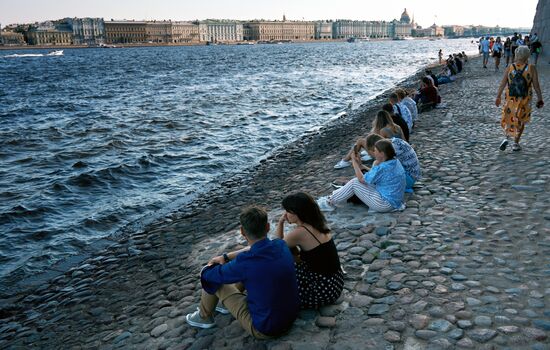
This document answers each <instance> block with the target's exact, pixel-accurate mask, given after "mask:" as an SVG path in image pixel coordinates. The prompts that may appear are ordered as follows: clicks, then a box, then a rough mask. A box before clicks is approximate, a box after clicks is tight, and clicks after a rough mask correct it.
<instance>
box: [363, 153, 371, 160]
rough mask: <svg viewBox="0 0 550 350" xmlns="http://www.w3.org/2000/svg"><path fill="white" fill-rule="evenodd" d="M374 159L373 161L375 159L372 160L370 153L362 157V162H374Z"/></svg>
mask: <svg viewBox="0 0 550 350" xmlns="http://www.w3.org/2000/svg"><path fill="white" fill-rule="evenodd" d="M372 159H373V158H372V157H371V156H369V154H368V153H367V154H366V155H364V156H363V155H362V156H361V160H362V161H363V162H368V161H369V160H372Z"/></svg>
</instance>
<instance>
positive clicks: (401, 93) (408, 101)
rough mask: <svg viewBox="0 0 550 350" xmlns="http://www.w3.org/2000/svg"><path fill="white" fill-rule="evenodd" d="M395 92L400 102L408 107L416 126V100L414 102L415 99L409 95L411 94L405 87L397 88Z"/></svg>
mask: <svg viewBox="0 0 550 350" xmlns="http://www.w3.org/2000/svg"><path fill="white" fill-rule="evenodd" d="M395 93H396V94H397V97H398V98H399V102H400V103H401V104H404V105H405V107H407V109H408V110H409V112H410V113H411V117H412V121H413V127H414V122H415V121H416V118H418V108H416V102H414V100H413V99H412V98H411V97H410V96H409V94H408V93H407V90H405V89H397V90H395Z"/></svg>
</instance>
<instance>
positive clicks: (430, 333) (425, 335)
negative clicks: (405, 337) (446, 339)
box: [414, 329, 437, 340]
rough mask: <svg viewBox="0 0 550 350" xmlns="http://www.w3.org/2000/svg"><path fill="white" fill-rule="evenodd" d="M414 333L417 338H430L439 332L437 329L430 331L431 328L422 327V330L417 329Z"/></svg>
mask: <svg viewBox="0 0 550 350" xmlns="http://www.w3.org/2000/svg"><path fill="white" fill-rule="evenodd" d="M414 335H415V336H416V337H417V338H420V339H424V340H428V339H431V338H433V337H435V336H436V335H437V332H436V331H430V330H427V329H420V330H417V331H415V332H414Z"/></svg>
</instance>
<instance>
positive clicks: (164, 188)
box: [0, 39, 477, 277]
mask: <svg viewBox="0 0 550 350" xmlns="http://www.w3.org/2000/svg"><path fill="white" fill-rule="evenodd" d="M440 48H443V50H444V52H458V51H466V52H469V53H471V52H472V51H474V52H475V50H476V49H477V47H476V45H475V44H472V43H471V41H470V40H469V39H468V40H438V41H427V40H426V41H385V42H367V43H354V44H349V43H320V44H285V45H255V46H210V47H206V46H202V47H170V48H167V47H162V48H127V49H109V50H107V49H67V50H65V52H64V55H63V56H48V55H47V53H48V51H44V50H43V51H40V50H35V51H0V120H1V125H2V128H0V233H1V235H0V277H5V276H7V275H9V274H11V273H13V272H14V271H15V270H19V272H24V274H32V273H35V272H37V271H41V270H42V269H44V268H45V267H46V266H48V265H51V264H52V263H53V262H55V261H57V260H59V259H61V258H63V257H66V256H68V255H71V254H76V253H78V252H79V251H81V250H82V249H84V248H85V247H86V246H87V245H88V244H90V243H91V242H92V241H94V240H96V239H98V238H100V237H105V236H108V235H110V234H112V233H114V232H115V231H116V230H118V229H120V228H121V227H123V226H124V225H126V224H128V223H129V222H132V221H134V220H136V219H137V218H139V217H140V216H142V215H143V214H144V213H150V212H151V211H155V210H158V209H160V208H163V207H165V206H166V205H168V204H169V203H173V202H175V201H178V200H181V199H182V198H187V199H192V198H193V197H194V196H196V194H197V191H198V190H200V189H202V188H204V187H205V186H206V185H215V183H216V182H217V179H220V178H224V177H226V176H229V174H231V173H232V172H235V171H238V170H242V169H244V168H246V167H249V166H251V165H255V164H256V163H257V162H258V160H259V159H260V158H261V157H262V156H264V155H267V154H269V153H270V152H272V150H273V149H274V148H277V147H281V146H283V145H284V144H286V143H288V142H290V141H292V140H295V139H296V138H297V137H299V136H300V135H301V134H303V133H304V132H305V131H307V130H308V129H311V128H314V127H318V126H319V125H322V124H323V123H326V122H327V121H328V120H330V118H332V117H334V116H335V115H336V114H337V113H338V112H341V111H343V110H344V109H345V108H346V107H347V106H348V105H349V103H350V102H353V105H354V106H358V105H359V104H361V103H363V102H366V101H367V100H368V99H370V98H372V97H373V96H375V95H376V94H378V93H380V92H382V91H384V90H386V89H388V88H390V87H391V86H393V85H394V84H396V83H397V82H398V81H400V80H402V79H404V78H406V77H407V76H409V75H410V74H412V73H414V72H415V71H416V70H417V69H419V68H421V67H422V66H424V65H426V64H427V63H430V62H433V61H434V60H435V57H436V55H437V51H438V50H439V49H440ZM29 55H30V56H29Z"/></svg>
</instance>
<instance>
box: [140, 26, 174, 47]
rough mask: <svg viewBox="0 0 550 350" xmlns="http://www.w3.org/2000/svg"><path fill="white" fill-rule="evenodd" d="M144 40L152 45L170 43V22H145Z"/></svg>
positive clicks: (171, 40)
mask: <svg viewBox="0 0 550 350" xmlns="http://www.w3.org/2000/svg"><path fill="white" fill-rule="evenodd" d="M145 39H146V40H147V42H153V43H165V44H166V43H172V42H173V39H172V22H167V21H162V22H157V21H153V22H147V24H146V25H145Z"/></svg>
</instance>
